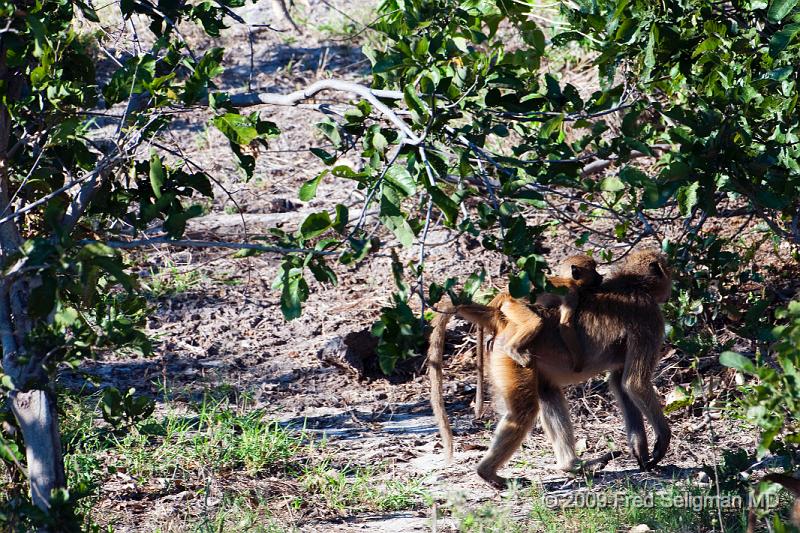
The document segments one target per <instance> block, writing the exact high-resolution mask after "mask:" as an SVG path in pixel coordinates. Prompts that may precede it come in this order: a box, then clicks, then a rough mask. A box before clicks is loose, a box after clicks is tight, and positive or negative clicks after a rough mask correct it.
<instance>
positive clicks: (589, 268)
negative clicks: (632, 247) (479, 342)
mask: <svg viewBox="0 0 800 533" xmlns="http://www.w3.org/2000/svg"><path fill="white" fill-rule="evenodd" d="M561 270H562V275H561V276H551V277H550V278H548V281H549V282H550V284H551V285H553V286H554V287H558V288H565V289H567V293H566V294H565V295H564V296H563V297H561V298H559V299H558V305H559V309H560V312H561V315H560V316H561V318H560V321H559V330H560V332H561V337H562V339H563V341H564V344H566V346H567V349H568V352H569V362H570V367H571V368H572V370H573V372H580V371H581V370H582V368H583V360H584V357H585V356H584V354H583V347H582V346H581V343H580V341H579V340H578V334H577V332H576V331H575V324H574V320H573V317H574V315H575V310H576V309H577V308H578V304H579V303H580V296H581V293H582V292H584V291H587V290H590V289H595V288H597V287H598V286H599V285H600V283H601V282H602V281H603V277H602V276H601V275H600V274H598V273H597V262H595V260H594V259H592V258H591V257H589V256H588V255H585V254H580V255H573V256H571V257H568V258H567V259H566V260H565V261H564V263H562V265H561ZM550 296H552V295H550ZM499 307H500V310H501V311H502V312H503V315H504V317H505V318H506V319H507V320H508V322H509V324H508V325H507V327H506V328H504V330H503V334H502V335H499V336H498V342H499V343H500V344H501V347H502V348H503V349H504V351H506V352H507V353H508V354H509V355H510V356H511V357H512V359H514V360H515V361H517V362H518V363H520V364H521V365H526V364H528V363H529V362H530V356H529V355H528V356H526V355H524V348H525V346H526V345H527V344H528V343H529V342H530V341H531V340H532V339H533V338H534V337H536V335H538V334H539V331H541V329H542V326H543V323H542V319H541V317H540V316H539V315H538V314H536V313H535V312H533V311H532V310H531V309H530V308H529V307H528V305H527V304H526V303H525V302H523V301H520V300H516V299H513V298H506V299H504V300H503V301H502V303H501V304H500V306H499Z"/></svg>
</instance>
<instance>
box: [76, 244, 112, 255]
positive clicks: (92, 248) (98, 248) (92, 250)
mask: <svg viewBox="0 0 800 533" xmlns="http://www.w3.org/2000/svg"><path fill="white" fill-rule="evenodd" d="M83 249H84V250H86V252H88V253H89V254H91V255H101V256H103V257H114V256H115V255H117V254H116V252H115V251H114V249H113V248H112V247H110V246H108V245H107V244H103V243H101V242H90V243H89V244H87V245H85V246H84V247H83Z"/></svg>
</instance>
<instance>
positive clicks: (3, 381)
mask: <svg viewBox="0 0 800 533" xmlns="http://www.w3.org/2000/svg"><path fill="white" fill-rule="evenodd" d="M0 385H2V386H3V387H4V388H6V389H8V390H14V389H16V387H15V386H14V381H13V380H12V379H11V376H9V375H7V374H3V377H2V378H0Z"/></svg>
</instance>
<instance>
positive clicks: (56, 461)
mask: <svg viewBox="0 0 800 533" xmlns="http://www.w3.org/2000/svg"><path fill="white" fill-rule="evenodd" d="M9 401H10V402H11V410H12V411H13V412H14V416H15V417H16V418H17V422H19V426H20V429H21V430H22V438H23V439H24V440H25V455H26V458H27V463H28V479H29V480H30V490H31V500H32V501H33V503H34V504H35V505H36V506H37V507H39V508H40V509H45V510H46V509H49V508H50V495H51V493H52V491H53V490H54V489H58V488H62V487H65V486H66V476H65V474H64V458H63V456H62V453H61V437H60V435H59V432H58V416H57V414H56V402H55V397H54V395H53V394H52V393H50V392H49V391H44V390H30V391H26V392H20V391H12V392H11V394H9Z"/></svg>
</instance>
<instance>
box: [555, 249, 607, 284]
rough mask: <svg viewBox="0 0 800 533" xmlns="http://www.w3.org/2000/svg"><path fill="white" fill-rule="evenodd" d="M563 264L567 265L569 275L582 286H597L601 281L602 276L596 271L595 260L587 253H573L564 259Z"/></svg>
mask: <svg viewBox="0 0 800 533" xmlns="http://www.w3.org/2000/svg"><path fill="white" fill-rule="evenodd" d="M564 266H565V267H569V274H568V275H569V277H571V278H572V279H573V280H575V281H576V282H577V285H578V286H579V287H582V288H593V287H598V286H599V285H600V284H601V283H602V282H603V276H601V275H600V274H599V273H598V272H597V261H595V260H594V259H592V258H591V257H589V256H588V255H573V256H571V257H568V258H567V260H566V261H564Z"/></svg>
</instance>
